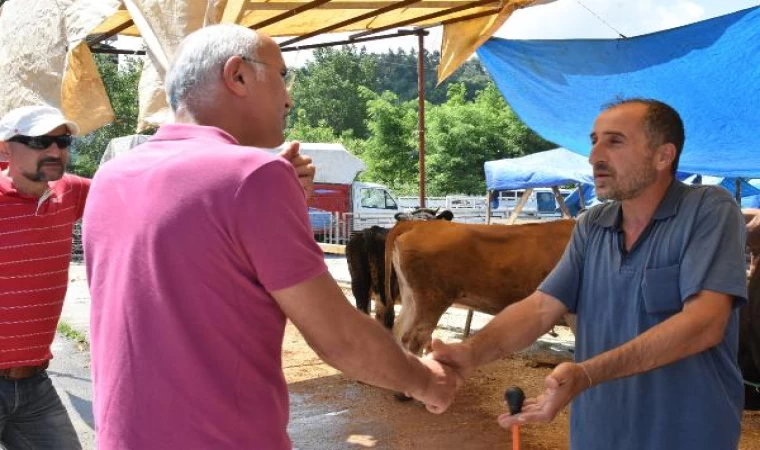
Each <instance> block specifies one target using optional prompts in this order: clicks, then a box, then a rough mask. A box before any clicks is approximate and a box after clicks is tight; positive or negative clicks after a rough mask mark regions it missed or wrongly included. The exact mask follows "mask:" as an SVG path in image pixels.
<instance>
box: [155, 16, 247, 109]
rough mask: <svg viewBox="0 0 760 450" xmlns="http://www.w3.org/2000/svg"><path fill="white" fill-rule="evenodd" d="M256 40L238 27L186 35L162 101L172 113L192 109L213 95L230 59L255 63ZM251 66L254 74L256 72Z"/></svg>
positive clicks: (216, 28) (172, 67)
mask: <svg viewBox="0 0 760 450" xmlns="http://www.w3.org/2000/svg"><path fill="white" fill-rule="evenodd" d="M260 43H261V42H260V39H259V36H258V34H256V32H254V31H252V30H249V29H248V28H245V27H242V26H240V25H231V24H221V25H211V26H208V27H205V28H201V29H200V30H197V31H195V32H193V33H190V34H189V35H188V36H187V37H186V38H185V39H184V40H183V41H182V43H181V44H180V46H179V49H177V54H176V55H175V57H174V61H173V62H172V65H171V67H170V68H169V71H168V73H167V74H166V80H165V86H166V97H167V100H168V101H169V105H170V106H171V107H172V110H173V111H175V112H176V111H177V110H178V109H179V107H180V106H185V107H188V109H192V108H193V106H195V105H197V104H199V103H203V102H204V101H205V100H207V99H209V98H212V97H213V96H214V95H215V94H214V91H215V88H214V82H215V81H217V80H218V79H219V77H220V75H221V73H222V68H223V67H224V64H225V63H226V62H227V60H228V59H230V58H231V57H233V56H243V57H246V58H250V59H254V60H255V59H257V51H258V47H259V45H260ZM257 66H258V65H256V64H254V65H253V67H255V70H259V68H258V67H257Z"/></svg>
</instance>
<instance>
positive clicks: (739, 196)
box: [735, 178, 742, 206]
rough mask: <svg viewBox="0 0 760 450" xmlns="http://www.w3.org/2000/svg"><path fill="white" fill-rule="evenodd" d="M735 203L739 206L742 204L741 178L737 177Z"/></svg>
mask: <svg viewBox="0 0 760 450" xmlns="http://www.w3.org/2000/svg"><path fill="white" fill-rule="evenodd" d="M735 194H736V204H737V205H739V206H741V205H742V179H741V178H737V179H736V192H735Z"/></svg>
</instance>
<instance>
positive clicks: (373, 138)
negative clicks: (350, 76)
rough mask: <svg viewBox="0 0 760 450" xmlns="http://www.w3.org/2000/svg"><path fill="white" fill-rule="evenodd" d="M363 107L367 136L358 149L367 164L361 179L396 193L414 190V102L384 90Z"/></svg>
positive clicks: (415, 141)
mask: <svg viewBox="0 0 760 450" xmlns="http://www.w3.org/2000/svg"><path fill="white" fill-rule="evenodd" d="M367 106H368V109H369V117H370V120H369V122H368V125H369V129H370V138H369V139H368V140H367V141H366V142H365V143H364V145H363V148H362V149H361V152H360V156H361V157H362V159H363V160H364V162H365V163H366V164H367V171H366V172H365V173H364V174H363V175H362V179H364V180H368V181H376V182H379V183H384V184H387V185H388V186H390V187H391V188H392V189H394V190H395V191H397V192H399V193H409V192H414V191H416V185H417V178H418V174H419V171H418V166H417V162H418V161H419V153H418V146H417V102H416V101H408V102H401V101H399V99H398V97H397V96H396V95H395V94H393V93H391V92H388V91H386V92H384V93H382V94H380V95H376V96H375V97H374V98H373V99H371V100H370V101H369V102H368V103H367Z"/></svg>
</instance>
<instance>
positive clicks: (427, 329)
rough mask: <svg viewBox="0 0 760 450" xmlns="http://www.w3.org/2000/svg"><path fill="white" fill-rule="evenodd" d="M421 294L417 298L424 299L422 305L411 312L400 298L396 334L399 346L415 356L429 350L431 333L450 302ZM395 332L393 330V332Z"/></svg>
mask: <svg viewBox="0 0 760 450" xmlns="http://www.w3.org/2000/svg"><path fill="white" fill-rule="evenodd" d="M425 295H426V294H425V293H424V292H423V293H421V294H420V297H418V298H425V300H423V301H424V305H415V307H414V308H412V310H411V311H408V308H406V307H405V305H404V303H403V297H402V305H401V314H399V319H398V324H397V325H396V328H398V332H396V333H394V334H396V336H397V338H398V340H399V342H401V345H402V346H404V348H406V349H407V350H409V351H410V352H411V353H414V354H415V355H421V354H422V351H423V350H426V349H429V348H430V343H431V342H432V340H433V331H434V330H435V327H436V326H437V325H438V321H439V320H440V319H441V316H442V315H443V313H444V312H446V310H447V309H448V308H449V306H451V302H450V301H448V300H444V299H441V298H436V297H425ZM394 331H395V330H394Z"/></svg>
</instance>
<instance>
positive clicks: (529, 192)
mask: <svg viewBox="0 0 760 450" xmlns="http://www.w3.org/2000/svg"><path fill="white" fill-rule="evenodd" d="M532 194H533V188H528V189H526V190H525V192H523V195H522V197H520V201H519V202H517V205H516V206H515V209H514V210H513V211H512V214H510V215H509V219H508V220H507V225H514V224H515V222H516V221H517V216H518V215H519V214H520V213H521V212H522V210H523V207H525V204H526V203H527V202H528V199H529V198H530V196H531V195H532Z"/></svg>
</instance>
